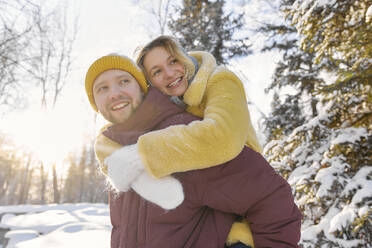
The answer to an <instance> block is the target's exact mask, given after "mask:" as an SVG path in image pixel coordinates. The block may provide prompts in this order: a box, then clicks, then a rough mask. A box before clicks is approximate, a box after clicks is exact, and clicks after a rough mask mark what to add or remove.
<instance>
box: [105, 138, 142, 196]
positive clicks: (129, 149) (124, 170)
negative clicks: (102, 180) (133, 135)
mask: <svg viewBox="0 0 372 248" xmlns="http://www.w3.org/2000/svg"><path fill="white" fill-rule="evenodd" d="M104 162H105V164H106V165H107V167H108V171H107V172H108V173H107V174H108V177H109V178H108V179H109V181H110V183H111V185H112V186H113V187H114V188H115V189H116V190H118V191H124V192H125V191H128V190H129V188H130V185H131V183H132V182H133V181H134V180H135V179H136V178H137V177H138V176H139V175H140V174H141V173H142V172H144V171H145V167H144V165H143V163H142V160H141V157H140V155H139V154H138V150H137V144H134V145H130V146H124V147H122V148H120V149H119V150H116V151H115V152H113V153H112V154H111V155H110V156H108V157H107V158H106V159H105V160H104Z"/></svg>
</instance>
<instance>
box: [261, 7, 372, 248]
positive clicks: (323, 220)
mask: <svg viewBox="0 0 372 248" xmlns="http://www.w3.org/2000/svg"><path fill="white" fill-rule="evenodd" d="M370 2H371V1H329V2H327V3H326V2H325V1H312V0H310V1H282V2H281V4H282V6H281V9H282V10H284V11H285V12H286V13H287V18H288V20H289V21H290V22H293V23H294V24H296V28H297V29H298V30H299V31H300V32H301V35H302V36H300V38H301V44H302V48H304V49H305V48H306V50H305V51H301V52H302V53H303V54H304V55H305V56H309V58H310V57H311V58H312V59H311V60H309V62H311V63H309V64H308V65H309V66H312V68H318V69H317V70H316V71H314V75H313V76H314V77H315V78H320V79H321V77H319V73H320V72H322V71H327V72H328V73H333V74H334V75H336V76H337V78H338V79H332V78H328V80H323V79H321V80H319V81H315V82H314V84H315V86H316V87H314V90H312V89H311V88H310V89H311V90H306V91H303V93H302V94H303V96H304V95H305V96H306V95H307V96H308V98H310V97H314V96H315V97H316V100H317V103H316V105H315V110H316V112H315V114H316V115H313V114H314V113H313V114H312V115H310V116H308V117H307V119H306V122H305V123H304V124H303V125H301V126H298V127H296V128H294V129H293V130H292V131H291V132H290V134H289V135H286V136H281V137H276V139H273V140H271V141H270V142H269V143H268V144H267V145H266V146H265V153H266V156H267V159H268V161H269V162H270V163H271V164H272V165H273V166H274V167H275V168H276V170H277V171H278V172H279V173H281V174H282V175H283V176H284V177H285V178H286V179H287V180H288V182H289V183H290V184H291V186H292V187H293V190H294V195H295V199H296V203H297V204H298V206H299V207H300V209H301V210H302V212H303V214H304V221H303V228H302V240H301V243H302V245H303V246H304V247H369V245H370V244H371V242H372V224H371V215H372V211H371V207H370V206H371V204H372V199H371V193H370V192H371V187H372V186H371V185H372V182H371V177H372V168H371V164H372V130H371V127H372V124H371V119H372V118H371V113H372V101H371V93H370V92H371V86H370V84H369V83H368V82H367V81H368V80H367V81H366V79H368V78H369V77H370V68H369V66H366V64H365V63H364V61H365V58H366V56H364V55H365V53H364V52H365V51H364V48H363V49H361V50H358V49H355V47H356V46H358V44H366V39H367V43H369V44H372V40H371V39H370V38H368V36H369V35H368V34H366V33H368V28H367V27H366V26H364V24H363V21H362V22H361V23H359V24H355V25H356V26H355V25H353V26H354V27H355V31H356V33H355V35H356V36H354V37H352V38H350V39H351V40H353V42H355V43H356V44H352V45H351V44H350V46H349V45H348V44H349V43H347V42H346V41H344V40H343V39H344V38H345V37H340V36H338V35H335V36H334V37H335V38H336V39H333V42H330V43H329V42H327V41H326V40H327V39H326V38H325V37H326V36H325V34H324V33H323V31H324V30H327V28H326V27H329V26H332V28H333V29H332V30H333V32H336V31H337V32H339V33H340V34H343V32H345V33H348V32H349V25H345V22H342V21H334V20H333V18H336V20H337V18H340V15H341V14H340V10H342V11H343V14H342V15H343V16H345V18H346V17H347V16H354V15H355V13H359V15H361V16H354V17H353V18H356V19H355V20H361V18H362V16H364V14H365V11H364V12H363V11H359V10H365V9H366V8H365V6H366V5H367V8H368V4H369V5H370V4H371V3H370ZM322 3H324V4H325V5H322ZM345 6H354V7H353V8H351V7H345ZM325 7H327V8H325ZM356 10H358V11H356ZM341 19H342V18H341ZM299 20H300V21H299ZM332 20H333V21H332ZM329 23H330V24H329ZM355 23H358V22H355ZM307 25H310V26H307ZM316 25H318V27H315V26H316ZM350 25H351V24H350ZM358 25H359V26H358ZM323 28H324V29H323ZM319 30H323V31H322V32H320V31H319ZM358 32H359V33H358ZM349 34H350V33H349ZM309 37H311V38H309ZM328 37H330V36H328ZM323 41H324V42H325V43H322V42H323ZM330 44H331V45H333V46H334V47H332V46H328V45H330ZM270 45H272V43H270ZM318 46H323V47H327V49H325V50H321V49H320V47H318ZM337 46H340V47H337ZM344 46H345V47H344ZM307 48H310V49H307ZM365 49H369V48H368V45H366V47H365ZM332 50H333V53H332V52H331V51H332ZM298 51H299V52H300V49H298ZM336 51H337V52H336ZM343 52H345V54H344V55H345V56H343V57H341V58H340V56H339V55H340V54H341V53H343ZM346 53H347V54H346ZM363 56H364V57H363ZM367 57H368V56H367ZM283 58H284V60H283V63H282V64H287V65H291V64H292V63H291V60H290V59H289V57H283ZM358 61H359V62H360V63H358ZM280 66H281V65H279V67H280ZM294 68H295V67H287V68H286V69H285V70H282V73H281V74H282V75H284V76H286V75H291V74H295V73H296V70H294V71H292V70H293V69H294ZM345 72H348V73H352V74H351V76H349V77H345ZM286 78H287V77H282V79H280V80H278V81H277V83H276V84H275V86H276V85H280V84H284V83H287V82H288V81H286V80H285V79H286ZM290 82H291V85H293V86H296V88H297V89H301V86H303V85H304V84H303V81H302V80H299V79H294V80H293V81H292V80H290ZM274 83H275V80H274ZM276 87H277V86H276ZM278 108H279V107H278ZM283 119H285V118H283Z"/></svg>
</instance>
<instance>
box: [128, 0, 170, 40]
mask: <svg viewBox="0 0 372 248" xmlns="http://www.w3.org/2000/svg"><path fill="white" fill-rule="evenodd" d="M132 2H133V3H135V4H141V7H142V8H143V9H144V10H145V11H147V12H148V13H149V14H150V15H151V16H152V17H154V19H155V21H156V22H157V26H158V31H155V32H154V27H153V26H152V25H151V27H150V28H151V29H150V28H148V31H149V32H150V33H155V34H156V35H163V34H165V33H166V28H167V26H168V21H169V14H170V12H171V9H172V7H173V6H172V5H171V0H155V1H153V0H151V1H149V0H142V1H140V0H133V1H132ZM172 2H173V3H174V1H172ZM146 27H148V25H146Z"/></svg>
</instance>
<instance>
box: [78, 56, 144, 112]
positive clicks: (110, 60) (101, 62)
mask: <svg viewBox="0 0 372 248" xmlns="http://www.w3.org/2000/svg"><path fill="white" fill-rule="evenodd" d="M112 69H117V70H123V71H126V72H129V73H130V74H131V75H132V76H133V77H134V78H135V79H136V80H137V82H138V84H139V86H140V87H141V89H142V90H143V92H144V93H145V94H146V93H147V83H146V79H145V76H144V74H143V72H142V71H141V69H140V68H139V67H138V66H137V65H136V64H135V63H134V62H133V60H131V59H130V58H128V57H126V56H122V55H117V54H110V55H107V56H103V57H101V58H99V59H97V60H96V61H94V63H93V64H92V65H91V66H90V67H89V69H88V72H87V74H86V76H85V91H86V93H87V95H88V99H89V102H90V105H91V106H92V107H93V109H94V110H95V111H96V112H98V109H97V106H96V103H95V101H94V96H93V83H94V80H96V78H97V77H98V76H99V75H100V74H101V73H102V72H104V71H107V70H112Z"/></svg>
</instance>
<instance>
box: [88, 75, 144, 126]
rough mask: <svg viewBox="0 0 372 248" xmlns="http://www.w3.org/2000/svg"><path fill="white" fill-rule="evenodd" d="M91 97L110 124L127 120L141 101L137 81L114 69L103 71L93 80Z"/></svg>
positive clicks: (140, 92) (141, 95) (141, 96)
mask: <svg viewBox="0 0 372 248" xmlns="http://www.w3.org/2000/svg"><path fill="white" fill-rule="evenodd" d="M93 96H94V100H95V103H96V105H97V108H98V110H99V112H100V113H101V114H102V115H103V117H105V119H106V120H108V121H110V122H112V123H120V122H124V121H125V120H127V119H128V118H129V116H131V115H132V113H133V112H134V111H135V109H136V108H137V107H138V106H139V105H140V103H141V102H142V100H143V94H142V91H141V88H140V86H139V84H138V82H137V80H136V79H135V78H134V77H133V76H132V75H131V74H130V73H128V72H126V71H123V70H116V69H113V70H108V71H105V72H103V73H101V74H100V75H99V76H98V77H97V78H96V80H94V83H93Z"/></svg>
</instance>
